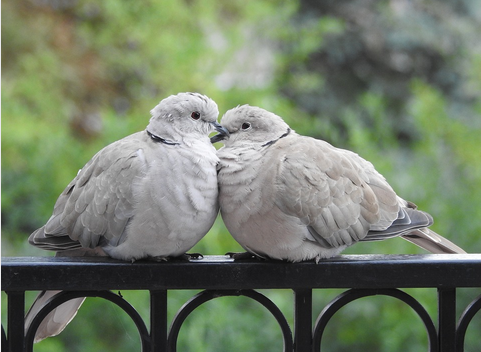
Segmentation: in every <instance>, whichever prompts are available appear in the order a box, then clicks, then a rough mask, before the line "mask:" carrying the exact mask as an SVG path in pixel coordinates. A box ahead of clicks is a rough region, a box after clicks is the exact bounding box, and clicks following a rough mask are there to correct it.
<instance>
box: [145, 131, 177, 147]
mask: <svg viewBox="0 0 481 352" xmlns="http://www.w3.org/2000/svg"><path fill="white" fill-rule="evenodd" d="M146 131H147V134H148V135H149V136H150V138H152V140H153V141H154V142H155V143H164V144H167V145H179V144H180V143H177V142H171V141H168V140H166V139H164V138H162V137H159V136H157V135H155V134H153V133H152V132H150V131H148V130H146Z"/></svg>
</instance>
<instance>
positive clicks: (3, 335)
mask: <svg viewBox="0 0 481 352" xmlns="http://www.w3.org/2000/svg"><path fill="white" fill-rule="evenodd" d="M2 350H3V351H6V350H7V334H6V333H5V329H4V328H3V324H2Z"/></svg>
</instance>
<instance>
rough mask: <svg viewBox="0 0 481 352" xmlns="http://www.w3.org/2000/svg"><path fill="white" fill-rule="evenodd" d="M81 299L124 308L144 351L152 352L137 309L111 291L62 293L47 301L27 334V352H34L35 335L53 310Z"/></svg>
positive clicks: (147, 334) (148, 337)
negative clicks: (99, 299) (101, 299)
mask: <svg viewBox="0 0 481 352" xmlns="http://www.w3.org/2000/svg"><path fill="white" fill-rule="evenodd" d="M80 297H100V298H103V299H106V300H108V301H110V302H112V303H115V304H116V305H117V306H119V307H120V308H122V309H123V310H124V312H126V313H127V314H128V315H129V316H130V318H131V319H132V321H133V322H134V323H135V326H136V327H137V330H138V331H139V335H140V340H141V345H142V351H150V335H149V332H148V330H147V327H146V325H145V323H144V321H143V319H142V317H141V316H140V315H139V313H138V312H137V311H136V310H135V308H134V307H132V305H130V303H129V302H127V301H126V300H125V299H123V298H122V297H121V296H120V295H116V294H115V293H113V292H111V291H62V292H60V293H58V294H56V295H55V296H53V297H52V298H51V299H50V300H48V301H47V303H46V304H45V306H44V307H43V308H42V309H41V310H40V311H39V312H38V314H37V315H36V316H35V318H34V319H33V320H32V323H31V324H30V327H29V329H28V331H27V334H26V335H25V346H26V351H32V349H33V340H34V338H35V333H36V332H37V329H38V327H39V326H40V323H41V322H42V320H43V319H44V318H45V317H46V316H47V315H48V314H49V313H50V312H51V311H52V310H54V309H55V308H57V307H58V306H60V305H61V304H63V303H65V302H67V301H70V300H72V299H75V298H80Z"/></svg>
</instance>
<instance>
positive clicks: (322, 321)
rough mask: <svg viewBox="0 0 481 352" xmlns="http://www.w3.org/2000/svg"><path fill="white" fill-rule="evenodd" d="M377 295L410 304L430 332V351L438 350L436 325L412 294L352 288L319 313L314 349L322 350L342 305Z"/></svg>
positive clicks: (389, 290)
mask: <svg viewBox="0 0 481 352" xmlns="http://www.w3.org/2000/svg"><path fill="white" fill-rule="evenodd" d="M376 295H384V296H390V297H394V298H397V299H399V300H401V301H403V302H404V303H406V304H407V305H408V306H410V307H411V308H412V309H413V310H414V311H415V312H416V313H417V314H418V316H419V317H420V318H421V320H422V321H423V323H424V326H425V327H426V331H427V334H428V341H429V351H437V350H438V340H437V338H438V337H437V333H436V327H435V326H434V323H433V321H432V319H431V317H430V316H429V314H428V313H427V312H426V310H425V309H424V307H423V306H422V305H421V304H420V303H419V302H418V301H417V300H416V299H414V298H413V297H412V296H410V295H408V294H407V293H406V292H404V291H401V290H398V289H394V288H393V289H351V290H348V291H345V292H343V293H342V294H340V295H339V296H337V297H336V298H334V299H333V300H332V301H331V302H330V303H329V304H328V305H327V306H326V307H325V308H324V309H323V310H322V312H321V313H320V314H319V316H318V318H317V321H316V325H315V327H314V333H313V350H314V351H320V350H321V340H322V334H323V333H324V330H325V328H326V326H327V323H328V322H329V320H330V319H331V318H332V316H333V315H334V314H335V313H336V312H337V311H338V310H339V309H341V308H342V307H344V306H345V305H347V304H348V303H350V302H352V301H354V300H357V299H359V298H363V297H368V296H376Z"/></svg>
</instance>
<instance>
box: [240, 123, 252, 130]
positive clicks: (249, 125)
mask: <svg viewBox="0 0 481 352" xmlns="http://www.w3.org/2000/svg"><path fill="white" fill-rule="evenodd" d="M249 128H251V124H250V123H249V122H244V123H243V124H242V126H241V129H243V130H244V131H245V130H248V129H249Z"/></svg>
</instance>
